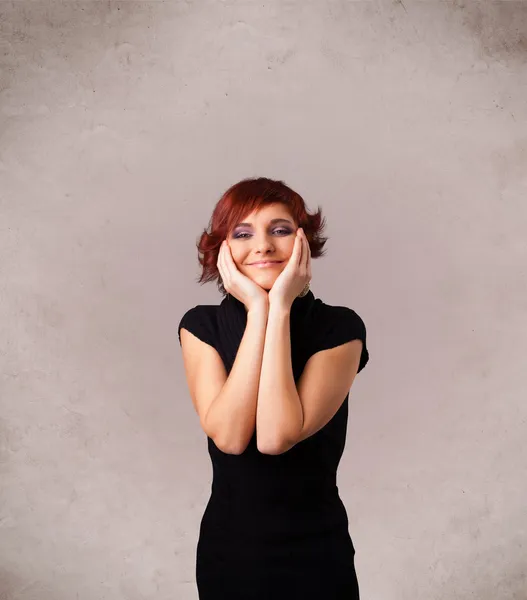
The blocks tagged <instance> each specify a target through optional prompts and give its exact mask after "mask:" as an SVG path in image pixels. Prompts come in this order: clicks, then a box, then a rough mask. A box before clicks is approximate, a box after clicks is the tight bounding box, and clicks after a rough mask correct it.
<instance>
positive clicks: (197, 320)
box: [177, 306, 216, 348]
mask: <svg viewBox="0 0 527 600" xmlns="http://www.w3.org/2000/svg"><path fill="white" fill-rule="evenodd" d="M211 308H214V307H208V306H195V307H194V308H191V309H190V310H188V311H187V312H186V313H185V314H184V315H183V317H182V318H181V321H180V322H179V326H178V331H177V332H178V338H179V343H180V344H181V329H182V328H185V329H186V330H187V331H190V333H192V334H193V335H195V336H196V337H197V338H198V339H200V340H201V341H202V342H205V343H206V344H209V346H212V347H213V348H216V344H215V335H214V326H213V322H212V313H211V310H210V309H211Z"/></svg>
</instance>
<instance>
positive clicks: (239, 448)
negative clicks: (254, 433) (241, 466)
mask: <svg viewBox="0 0 527 600" xmlns="http://www.w3.org/2000/svg"><path fill="white" fill-rule="evenodd" d="M210 438H211V439H212V441H213V442H214V445H215V446H216V448H218V450H221V451H222V452H223V453H224V454H232V455H234V456H239V455H240V454H243V453H244V452H245V449H246V448H247V446H248V444H249V442H248V441H245V440H240V441H237V442H236V441H234V440H233V439H229V440H225V439H220V438H219V436H214V437H212V436H210Z"/></svg>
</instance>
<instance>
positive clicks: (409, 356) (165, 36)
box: [0, 0, 527, 600]
mask: <svg viewBox="0 0 527 600" xmlns="http://www.w3.org/2000/svg"><path fill="white" fill-rule="evenodd" d="M465 5H466V6H465V7H463V3H462V2H450V3H449V2H433V1H428V2H412V1H410V0H405V1H404V3H403V2H402V1H399V2H396V1H393V2H390V1H388V0H385V1H383V2H377V1H368V2H353V1H348V2H345V1H339V2H337V1H333V2H325V1H323V0H320V1H314V0H312V1H310V2H305V1H302V2H301V1H300V0H299V1H296V2H294V1H289V2H284V1H283V0H280V1H279V0H271V1H266V2H254V3H251V2H247V1H246V2H233V1H232V2H226V1H225V2H223V1H221V2H220V1H212V0H209V1H207V2H205V1H202V2H194V3H192V2H176V1H172V2H170V1H166V2H161V1H150V2H132V1H126V2H125V1H123V2H102V1H101V2H96V1H94V2H74V1H70V2H58V1H50V2H32V1H27V0H18V1H12V2H9V1H3V2H1V3H0V13H1V14H0V17H1V19H0V32H1V35H0V64H1V66H2V71H1V81H0V132H1V136H2V137H1V140H0V276H1V277H0V361H1V364H0V374H1V379H0V386H1V387H0V395H1V399H0V402H1V406H0V409H1V410H0V599H1V600H99V599H101V600H102V599H105V600H106V599H108V600H120V599H123V600H173V599H177V600H187V599H189V600H190V599H195V598H197V593H196V590H195V582H194V564H195V545H196V540H197V534H198V526H199V521H200V518H201V515H202V512H203V509H204V506H205V503H206V501H207V498H208V494H209V489H210V476H211V468H210V464H209V458H208V455H207V450H206V440H205V437H204V434H203V433H202V432H201V430H200V429H199V425H198V421H197V416H196V415H195V413H194V410H193V408H192V404H191V401H190V399H189V397H188V392H187V388H186V383H185V379H184V373H183V367H182V362H181V354H180V348H179V344H178V341H177V331H176V328H177V324H178V321H179V318H180V317H181V315H182V314H183V312H184V311H186V310H187V309H188V308H189V307H191V306H194V305H195V304H198V303H217V302H218V301H219V300H220V297H219V295H218V293H217V292H216V290H215V288H214V286H213V285H209V286H206V287H203V288H200V287H199V286H198V285H197V284H195V277H196V275H197V260H196V252H195V246H194V244H195V241H196V237H197V236H198V234H199V233H200V231H201V229H202V228H203V227H204V226H206V224H207V221H208V219H209V216H210V211H211V209H212V207H213V205H214V203H215V202H216V200H217V199H218V198H219V196H220V194H221V193H222V192H223V191H224V190H225V189H226V188H227V187H228V186H229V185H231V184H232V183H234V182H235V181H237V180H239V179H240V178H243V177H247V176H253V175H266V176H269V177H274V178H279V179H284V180H285V181H286V182H287V183H289V184H290V185H291V186H293V187H294V188H295V189H297V190H298V191H299V192H300V193H301V194H303V195H304V197H305V199H306V201H307V203H308V206H309V207H310V208H312V209H314V208H316V207H317V206H318V205H319V204H320V205H321V206H322V207H323V209H324V211H325V214H326V216H327V218H328V234H329V236H330V238H331V239H330V242H329V243H328V254H327V256H326V257H325V258H323V259H321V260H319V261H315V262H314V266H313V272H314V280H313V291H314V292H315V295H317V296H319V297H321V298H322V299H323V300H325V301H326V302H328V303H330V304H345V305H348V306H350V307H352V308H354V309H355V310H356V311H357V312H358V313H359V314H360V315H361V316H362V317H363V318H364V320H365V322H366V325H367V328H368V341H369V348H370V353H371V360H370V363H369V364H368V367H367V368H366V369H365V370H364V372H363V373H361V375H360V376H359V377H358V378H357V380H356V382H355V384H354V386H353V393H352V395H351V397H350V417H349V433H348V442H347V446H346V451H345V455H344V458H343V461H342V463H341V469H340V476H339V485H340V490H341V495H342V497H343V500H344V502H345V504H346V507H347V509H348V513H349V518H350V532H351V535H352V538H353V541H354V544H355V546H356V549H357V555H356V561H357V562H356V567H357V572H358V576H359V581H360V586H361V592H362V595H363V597H364V598H365V599H369V600H381V599H382V600H406V599H409V600H415V599H419V600H456V599H463V600H464V599H468V598H477V599H478V600H497V599H499V600H509V599H510V600H513V599H514V600H520V599H522V600H523V599H525V598H526V597H527V596H526V594H527V573H526V571H527V567H526V563H525V555H526V548H527V545H526V542H527V539H526V538H527V534H526V528H527V514H526V502H525V498H526V494H527V484H526V481H527V477H526V476H525V475H526V465H527V447H526V444H525V439H526V437H527V436H526V420H525V418H526V414H527V402H526V395H527V394H526V388H527V375H526V366H525V365H526V356H527V303H526V298H527V276H526V270H525V265H526V264H527V260H526V259H527V246H526V239H527V236H526V232H527V202H526V200H527V120H526V118H527V67H526V59H527V3H526V2H497V3H493V4H491V3H490V2H489V3H487V4H485V3H482V2H481V3H480V2H466V3H465Z"/></svg>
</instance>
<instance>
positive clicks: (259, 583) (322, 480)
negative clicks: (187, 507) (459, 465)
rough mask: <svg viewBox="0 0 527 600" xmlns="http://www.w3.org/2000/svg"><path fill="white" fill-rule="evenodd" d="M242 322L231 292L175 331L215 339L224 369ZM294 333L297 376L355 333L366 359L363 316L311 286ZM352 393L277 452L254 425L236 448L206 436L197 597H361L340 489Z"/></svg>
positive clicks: (297, 307)
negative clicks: (207, 478)
mask: <svg viewBox="0 0 527 600" xmlns="http://www.w3.org/2000/svg"><path fill="white" fill-rule="evenodd" d="M246 324H247V313H246V310H245V307H244V305H243V304H242V303H241V302H239V301H238V300H236V298H234V297H233V296H230V295H229V296H226V297H225V298H224V299H223V301H222V302H221V304H220V305H219V306H212V305H201V306H196V307H194V308H192V309H190V310H189V311H187V312H186V313H185V315H184V316H183V318H182V319H181V321H180V324H179V327H178V334H180V332H181V328H183V327H184V328H185V329H188V331H190V332H191V333H193V334H194V335H196V336H197V337H198V338H199V339H201V340H202V341H204V342H206V343H207V344H209V345H211V346H212V347H213V348H215V349H216V350H217V352H218V353H219V355H220V356H221V358H222V360H223V362H224V364H225V368H226V370H227V373H230V371H231V369H232V366H233V364H234V360H235V358H236V352H237V350H238V348H239V345H240V342H241V339H242V336H243V333H244V331H245V327H246ZM290 335H291V362H292V366H293V374H294V378H295V381H298V379H299V378H300V376H301V374H302V371H303V369H304V367H305V365H306V363H307V361H308V360H309V358H310V357H311V356H312V355H313V354H315V353H316V352H320V351H322V350H326V349H329V348H333V347H335V346H339V345H341V344H344V343H346V342H348V341H351V340H353V339H361V340H362V342H363V348H362V354H361V359H360V365H359V371H361V370H362V369H363V368H364V366H365V365H366V363H367V362H368V360H369V353H368V349H367V347H366V328H365V325H364V322H363V320H362V319H361V317H360V316H359V315H358V314H357V313H356V312H355V311H353V310H352V309H350V308H347V307H343V306H330V305H327V304H325V303H324V302H322V301H321V300H320V299H318V298H315V296H314V295H313V292H312V291H310V292H309V293H308V294H307V295H306V296H305V297H304V298H297V299H296V300H295V301H294V303H293V306H292V309H291V317H290ZM348 396H349V394H347V395H346V397H345V398H344V399H343V402H342V405H341V406H340V408H339V410H338V411H337V413H336V414H335V415H334V417H333V418H332V419H331V421H330V422H329V423H328V424H327V425H326V426H325V427H323V428H322V429H321V430H320V431H318V432H317V433H316V434H315V435H312V436H311V437H309V438H307V439H306V440H303V441H302V442H300V443H298V444H296V445H295V446H294V447H293V448H291V449H290V450H289V451H287V452H285V453H283V454H280V455H276V456H272V455H266V454H262V453H261V452H259V451H258V448H257V445H256V432H255V433H254V434H253V437H252V439H251V441H250V443H249V445H248V446H247V448H246V449H245V451H244V452H243V453H242V454H240V455H230V454H225V453H224V452H222V451H221V450H220V449H219V448H218V447H217V446H216V445H215V444H214V441H213V440H212V439H211V438H207V441H208V450H209V454H210V457H211V461H212V469H213V477H212V486H211V495H210V498H209V502H208V504H207V507H206V509H205V513H204V515H203V518H202V521H201V526H200V532H199V540H198V545H197V554H196V581H197V585H198V590H199V597H200V599H201V600H220V599H223V598H229V599H232V600H242V599H243V600H264V599H265V600H268V599H269V598H272V599H273V600H282V599H283V600H286V599H287V600H290V599H291V598H299V599H302V600H315V599H317V600H319V599H320V598H324V599H327V600H355V599H358V598H359V590H358V583H357V577H356V574H355V566H354V557H355V548H354V546H353V543H352V540H351V537H350V534H349V531H348V517H347V513H346V509H345V507H344V505H343V503H342V501H341V499H340V496H339V493H338V487H337V468H338V464H339V462H340V459H341V456H342V452H343V451H344V446H345V441H346V430H347V420H348Z"/></svg>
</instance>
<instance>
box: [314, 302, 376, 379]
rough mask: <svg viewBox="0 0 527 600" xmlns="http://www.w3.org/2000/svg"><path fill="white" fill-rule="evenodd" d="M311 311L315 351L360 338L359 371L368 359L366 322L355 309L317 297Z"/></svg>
mask: <svg viewBox="0 0 527 600" xmlns="http://www.w3.org/2000/svg"><path fill="white" fill-rule="evenodd" d="M314 308H315V310H314V311H313V325H314V327H313V337H314V339H313V343H314V345H315V348H314V349H315V351H317V352H318V351H320V350H327V349H329V348H334V347H335V346H339V345H341V344H345V343H347V342H351V341H352V340H356V339H360V340H361V341H362V353H361V360H360V365H359V371H360V370H362V369H363V368H364V367H365V366H366V363H367V362H368V360H369V351H368V348H367V344H366V324H365V322H364V320H363V319H362V317H361V316H360V315H359V314H358V312H357V311H355V310H354V309H352V308H350V307H348V306H337V305H331V304H326V303H325V302H323V301H322V300H319V299H317V300H316V302H315V307H314Z"/></svg>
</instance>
